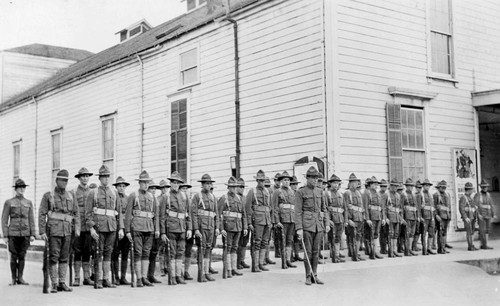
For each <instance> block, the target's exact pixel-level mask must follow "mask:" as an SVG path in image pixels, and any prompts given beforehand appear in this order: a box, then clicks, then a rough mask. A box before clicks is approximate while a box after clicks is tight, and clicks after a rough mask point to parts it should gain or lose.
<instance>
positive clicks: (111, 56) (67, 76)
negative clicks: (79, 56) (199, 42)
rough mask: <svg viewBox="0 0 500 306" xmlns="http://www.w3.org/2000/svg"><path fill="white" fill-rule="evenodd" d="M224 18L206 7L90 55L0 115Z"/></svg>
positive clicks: (240, 2)
mask: <svg viewBox="0 0 500 306" xmlns="http://www.w3.org/2000/svg"><path fill="white" fill-rule="evenodd" d="M266 1H270V0H232V1H231V12H234V11H237V10H239V9H241V8H243V7H245V6H248V5H250V4H252V3H256V2H262V3H263V2H266ZM225 14H226V10H225V8H224V7H220V6H219V7H215V9H213V10H212V11H211V8H210V7H209V6H208V5H205V6H203V7H200V8H199V9H196V10H193V11H191V12H189V13H186V14H183V15H181V16H179V17H176V18H174V19H172V20H170V21H167V22H165V23H163V24H161V25H159V26H157V27H155V28H152V29H151V30H149V31H147V32H145V33H143V34H141V35H139V36H137V37H134V38H132V39H130V40H128V41H125V42H123V43H121V44H118V45H115V46H113V47H111V48H108V49H106V50H104V51H102V52H99V53H97V54H95V55H92V56H90V57H88V58H86V59H84V60H82V61H80V62H77V63H75V64H73V65H71V66H69V67H67V68H64V69H61V70H60V71H58V72H57V73H56V74H55V75H54V76H53V77H51V78H49V79H48V80H46V81H44V82H42V83H40V84H38V85H36V86H34V87H32V88H30V89H28V90H26V91H24V92H22V93H21V94H19V95H17V96H15V97H13V98H12V99H10V100H8V101H6V102H5V103H2V104H1V105H0V112H2V111H5V110H6V109H9V108H12V107H14V106H17V105H19V104H22V103H24V102H26V101H29V100H30V99H31V98H32V97H36V96H39V95H41V94H43V93H45V92H47V91H50V90H52V89H55V88H57V87H59V86H61V85H63V84H66V83H69V82H72V81H74V80H77V79H79V78H80V77H82V76H84V75H88V74H90V73H92V72H94V71H96V70H97V69H99V68H101V67H104V66H107V65H110V64H112V63H114V62H117V61H119V60H122V59H125V58H127V57H130V56H132V55H135V54H137V53H139V52H141V51H144V50H147V49H150V48H153V47H155V46H157V45H160V44H162V43H165V42H166V41H168V40H170V39H173V38H176V37H179V36H181V35H183V34H185V33H187V32H189V31H192V30H194V29H197V28H199V27H201V26H203V25H206V24H208V23H210V22H213V20H214V19H217V18H220V17H223V16H224V15H225Z"/></svg>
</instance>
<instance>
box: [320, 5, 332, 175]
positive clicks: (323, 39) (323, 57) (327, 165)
mask: <svg viewBox="0 0 500 306" xmlns="http://www.w3.org/2000/svg"><path fill="white" fill-rule="evenodd" d="M325 11H326V10H325V1H324V0H323V1H322V2H321V11H320V12H321V49H322V50H321V61H322V62H323V65H322V74H323V84H322V85H323V103H324V105H323V106H324V111H323V122H324V124H325V127H324V133H325V134H324V142H325V169H324V171H325V173H323V174H324V175H325V177H326V178H328V177H329V175H330V174H329V173H328V172H329V171H328V170H329V169H330V168H331V167H330V161H329V158H328V156H329V144H328V105H327V103H328V100H327V97H326V91H327V89H326V87H327V84H326V73H327V68H326V33H325V32H326V31H325V24H326V20H325Z"/></svg>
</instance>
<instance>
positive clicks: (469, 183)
mask: <svg viewBox="0 0 500 306" xmlns="http://www.w3.org/2000/svg"><path fill="white" fill-rule="evenodd" d="M465 189H474V185H472V183H471V182H467V183H465Z"/></svg>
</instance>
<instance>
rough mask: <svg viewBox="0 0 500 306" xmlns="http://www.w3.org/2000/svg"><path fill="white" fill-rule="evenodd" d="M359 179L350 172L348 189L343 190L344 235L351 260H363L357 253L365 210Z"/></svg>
mask: <svg viewBox="0 0 500 306" xmlns="http://www.w3.org/2000/svg"><path fill="white" fill-rule="evenodd" d="M360 183H361V181H360V180H359V179H358V178H357V177H356V175H354V173H351V175H350V176H349V189H348V190H346V191H345V192H344V203H345V205H346V206H347V210H348V214H347V216H348V219H347V220H346V224H345V225H346V227H347V228H346V235H347V244H348V247H349V253H350V254H351V256H352V260H353V261H360V260H365V259H364V258H362V257H361V254H359V253H358V250H359V247H360V245H361V239H362V238H363V229H364V228H363V227H364V220H365V219H366V211H365V209H364V206H363V199H362V197H361V193H360V192H359V190H358V186H359V184H360Z"/></svg>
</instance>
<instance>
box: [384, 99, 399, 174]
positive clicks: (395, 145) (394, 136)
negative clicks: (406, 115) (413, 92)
mask: <svg viewBox="0 0 500 306" xmlns="http://www.w3.org/2000/svg"><path fill="white" fill-rule="evenodd" d="M386 111H387V112H386V116H387V148H388V156H389V179H393V178H395V179H397V180H398V181H399V182H402V181H403V146H402V143H401V139H402V137H401V135H402V132H401V105H399V104H391V103H388V104H387V108H386Z"/></svg>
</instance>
